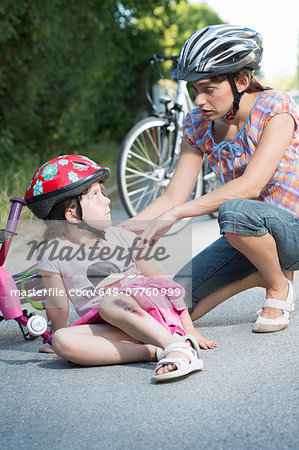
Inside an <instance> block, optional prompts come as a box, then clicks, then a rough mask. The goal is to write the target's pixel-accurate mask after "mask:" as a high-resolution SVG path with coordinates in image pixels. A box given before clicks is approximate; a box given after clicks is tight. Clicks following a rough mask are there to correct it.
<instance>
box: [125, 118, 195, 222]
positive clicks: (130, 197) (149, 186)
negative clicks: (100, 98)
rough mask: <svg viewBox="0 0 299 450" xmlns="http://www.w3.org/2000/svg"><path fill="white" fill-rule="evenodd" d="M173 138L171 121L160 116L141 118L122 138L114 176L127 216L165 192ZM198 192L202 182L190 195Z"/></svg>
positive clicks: (169, 178) (168, 180)
mask: <svg viewBox="0 0 299 450" xmlns="http://www.w3.org/2000/svg"><path fill="white" fill-rule="evenodd" d="M174 141H175V125H174V124H173V123H170V121H169V119H167V118H163V117H162V118H160V117H147V118H145V119H143V120H141V121H140V122H138V123H137V124H136V125H135V126H134V127H133V128H132V129H131V130H130V131H129V133H128V134H127V136H126V138H125V139H124V141H123V144H122V147H121V150H120V155H119V161H118V173H117V178H118V188H119V194H120V198H121V201H122V203H123V206H124V208H125V210H126V212H127V213H128V215H129V216H130V217H132V216H135V215H136V214H137V213H139V212H140V211H142V210H143V209H144V208H145V207H146V206H148V205H149V204H150V203H151V202H152V201H154V200H155V199H156V198H157V197H159V196H160V195H161V194H163V193H164V192H165V189H166V188H167V186H168V184H169V182H170V180H171V177H172V175H173V173H174V171H175V167H176V165H177V162H178V159H179V155H176V156H175V163H174V165H173V167H172V168H170V166H171V162H172V149H173V145H174ZM201 192H202V183H201V182H197V183H196V185H195V187H194V189H193V191H192V193H191V195H190V199H192V198H195V197H197V196H198V195H200V194H201ZM187 220H188V219H187Z"/></svg>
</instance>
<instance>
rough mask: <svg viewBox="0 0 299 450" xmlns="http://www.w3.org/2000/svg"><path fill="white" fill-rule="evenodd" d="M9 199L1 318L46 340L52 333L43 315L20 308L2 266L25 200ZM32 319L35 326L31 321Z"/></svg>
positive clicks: (0, 254)
mask: <svg viewBox="0 0 299 450" xmlns="http://www.w3.org/2000/svg"><path fill="white" fill-rule="evenodd" d="M10 201H11V202H12V206H11V209H10V213H9V216H8V220H7V223H6V227H5V230H4V242H3V243H2V245H1V249H0V311H1V313H2V315H3V318H1V320H3V319H4V320H15V321H16V322H18V323H19V324H20V325H24V326H26V327H27V328H28V330H29V333H30V334H31V335H33V336H41V337H43V338H44V341H48V340H49V339H50V338H51V336H52V333H51V332H48V331H46V329H45V326H46V325H45V324H46V321H45V319H44V318H43V317H39V316H34V315H33V314H30V315H28V313H27V311H26V310H24V311H23V310H22V307H21V301H20V297H19V295H18V293H17V292H18V290H17V286H16V284H15V282H14V279H13V277H12V276H11V275H10V273H9V271H8V269H7V267H5V266H4V263H5V260H6V257H7V254H8V251H9V248H10V245H11V241H12V239H13V237H14V236H16V235H17V232H16V229H17V226H18V222H19V219H20V215H21V211H22V208H23V206H25V205H26V202H25V200H23V199H22V198H12V199H11V200H10ZM6 236H7V237H6ZM34 320H35V326H34V323H33V321H34ZM38 321H39V322H38ZM32 325H33V327H32ZM38 328H39V329H40V331H42V330H44V332H43V333H42V332H38ZM21 330H22V333H23V335H24V338H25V339H26V336H27V335H28V333H27V334H25V333H24V331H23V329H22V328H21Z"/></svg>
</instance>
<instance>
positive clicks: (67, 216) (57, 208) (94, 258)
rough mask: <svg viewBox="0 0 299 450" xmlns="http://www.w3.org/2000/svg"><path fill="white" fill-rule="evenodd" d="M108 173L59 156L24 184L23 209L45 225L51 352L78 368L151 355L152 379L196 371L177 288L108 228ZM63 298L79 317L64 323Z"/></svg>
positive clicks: (42, 249) (42, 263)
mask: <svg viewBox="0 0 299 450" xmlns="http://www.w3.org/2000/svg"><path fill="white" fill-rule="evenodd" d="M108 176H109V169H107V168H106V167H101V166H99V165H98V164H96V163H94V162H93V161H91V160H90V159H88V158H86V157H83V156H77V155H66V156H60V157H58V158H55V159H53V160H51V161H48V162H47V163H46V164H44V165H43V166H42V167H41V168H40V169H39V170H38V171H37V172H36V174H35V175H34V176H33V178H32V180H31V182H30V184H29V187H28V189H27V193H26V196H25V199H26V201H27V204H28V207H29V208H30V209H31V211H32V212H33V213H34V214H35V215H36V216H37V217H39V218H41V219H44V220H45V223H46V225H47V230H46V233H45V240H44V241H43V242H42V243H41V245H40V246H39V250H38V260H39V262H38V266H39V268H40V270H41V274H42V277H43V281H44V284H45V287H46V289H47V292H48V295H47V307H46V310H47V316H48V319H49V320H50V321H51V322H52V329H53V330H54V331H55V333H54V336H53V349H54V350H55V352H56V353H57V354H58V355H59V356H61V357H62V358H65V359H67V360H69V361H72V362H74V363H77V364H81V365H85V366H88V365H105V364H118V363H126V362H136V361H155V360H157V358H158V360H160V361H159V364H158V366H157V368H156V372H155V375H154V376H153V380H154V381H163V380H165V379H170V378H177V377H180V376H182V375H185V374H187V373H191V372H193V371H197V370H199V369H201V367H202V360H201V359H200V350H199V346H198V343H197V341H196V339H195V338H194V337H193V336H190V335H186V334H185V333H186V331H188V332H190V331H193V330H194V327H193V325H192V322H191V319H190V317H189V316H188V313H187V312H186V308H185V305H184V303H183V300H182V296H183V294H184V292H183V289H182V288H181V287H180V286H179V285H178V284H176V283H174V282H173V281H172V280H171V279H170V277H169V276H168V275H167V274H166V273H165V272H163V271H162V269H161V268H160V267H159V266H158V265H157V263H156V262H155V261H153V260H150V261H145V260H144V259H142V258H141V257H140V255H139V258H137V257H136V261H133V260H132V258H128V255H130V254H132V248H133V249H134V244H135V241H136V235H135V234H133V233H131V232H128V231H126V230H122V229H120V228H115V227H111V226H110V225H111V219H110V207H109V205H110V200H109V199H108V198H107V196H106V195H105V191H104V189H103V184H102V183H103V182H104V181H105V180H106V179H107V178H108ZM137 239H138V238H137ZM130 251H131V253H129V252H130ZM139 253H140V252H139ZM141 256H142V255H141ZM137 259H138V260H137ZM141 274H142V275H141ZM128 294H130V295H128ZM68 297H69V298H70V299H71V301H72V302H73V304H74V306H75V308H76V310H77V312H78V314H79V315H80V316H81V318H80V319H79V321H77V322H76V323H75V324H73V325H77V326H76V327H71V328H66V327H67V324H68V312H69V311H68ZM99 314H100V316H99ZM194 331H195V330H194ZM202 341H203V343H204V344H205V345H206V346H208V347H210V348H213V347H214V344H213V343H211V342H210V341H207V340H205V339H204V338H202ZM190 343H191V345H190ZM157 347H158V349H157ZM162 349H164V350H162ZM164 356H165V357H166V356H167V358H164Z"/></svg>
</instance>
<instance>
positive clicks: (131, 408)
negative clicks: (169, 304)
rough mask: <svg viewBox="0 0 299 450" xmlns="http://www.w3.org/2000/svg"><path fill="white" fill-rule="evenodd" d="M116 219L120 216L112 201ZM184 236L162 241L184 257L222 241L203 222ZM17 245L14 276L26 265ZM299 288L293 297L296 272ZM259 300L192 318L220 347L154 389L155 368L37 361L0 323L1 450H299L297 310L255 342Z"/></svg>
mask: <svg viewBox="0 0 299 450" xmlns="http://www.w3.org/2000/svg"><path fill="white" fill-rule="evenodd" d="M113 217H114V219H115V220H116V221H118V220H120V219H121V218H122V214H121V211H120V209H119V208H118V201H117V200H115V201H114V211H113ZM32 229H33V226H32V225H31V226H30V229H29V230H28V235H30V233H31V236H32V235H34V236H35V235H36V231H32ZM187 230H189V231H187V232H186V230H185V231H184V232H183V235H179V234H177V235H175V236H170V237H167V238H165V240H166V241H167V245H168V246H169V248H170V249H173V248H174V247H173V246H175V245H179V243H182V242H183V243H184V247H186V248H187V251H185V252H183V251H182V252H181V251H179V253H180V256H181V253H182V254H183V257H186V256H187V255H188V252H190V251H191V250H190V242H191V246H193V247H194V249H195V248H196V249H200V248H203V247H204V246H206V245H207V244H208V243H209V242H211V241H212V240H213V239H215V238H216V237H217V235H218V231H217V224H216V223H215V221H214V220H211V219H208V218H203V219H201V220H199V219H197V220H194V222H193V225H192V234H191V231H190V229H187ZM191 235H192V240H191ZM181 236H183V237H181ZM17 241H18V238H16V240H15V250H14V251H13V252H11V257H10V258H9V260H8V265H9V267H10V268H11V269H12V270H14V269H16V270H18V269H19V268H21V265H22V262H24V261H23V260H22V255H23V254H24V245H23V246H22V245H21V244H20V242H21V238H19V241H18V242H17ZM21 243H22V242H21ZM165 245H166V244H165ZM181 247H182V245H181ZM181 247H179V248H181ZM184 250H185V249H184ZM23 259H24V258H23ZM177 259H178V258H177ZM181 262H182V260H181V259H180V260H179V261H176V262H175V263H174V266H173V267H170V270H176V267H175V265H176V264H179V263H181ZM295 285H296V289H297V292H298V293H299V277H298V274H297V278H296V279H295ZM262 301H263V290H262V289H258V288H256V289H253V290H251V291H248V292H246V293H243V294H240V295H238V296H235V297H234V298H232V299H230V300H229V301H227V302H225V303H224V304H222V305H221V306H219V307H218V308H216V309H215V310H214V311H212V312H210V313H209V314H207V315H206V316H205V317H204V318H202V319H201V320H200V321H198V322H197V323H196V326H197V327H199V328H200V330H201V332H202V333H203V334H204V335H206V336H207V337H210V338H211V339H213V340H214V341H216V342H217V343H218V348H217V349H216V350H210V351H204V352H203V359H204V364H205V368H204V370H203V371H202V372H200V373H198V374H195V375H192V376H190V377H188V378H185V379H183V380H181V381H178V382H175V383H167V384H163V385H158V386H156V385H153V384H151V383H150V376H151V374H152V371H153V368H154V366H153V364H150V363H141V364H127V365H123V366H110V367H102V368H96V367H95V368H94V367H92V368H79V367H77V366H75V365H73V364H70V363H67V362H65V361H63V360H61V359H59V358H58V357H56V356H53V355H51V356H49V355H41V354H38V353H37V349H38V346H39V342H38V341H30V342H25V341H23V340H22V337H21V334H20V332H19V329H18V325H17V324H16V323H15V322H6V323H3V322H2V323H1V324H0V339H1V344H0V350H1V357H0V367H1V378H0V383H1V406H0V408H1V413H0V429H1V431H2V433H1V448H2V449H13V448H16V447H18V448H21V449H34V448H49V449H69V448H72V449H79V448H80V449H81V448H83V449H85V448H86V449H87V448H88V449H109V450H111V449H112V450H114V449H141V448H142V449H144V450H145V449H193V448H196V449H197V448H198V449H208V450H212V449H217V450H218V449H238V450H239V449H256V448H260V449H271V450H273V449H295V448H298V445H299V443H298V424H297V421H296V415H297V413H298V395H297V393H298V386H297V376H296V375H297V370H298V358H297V356H298V347H297V344H296V342H297V341H298V313H295V314H294V315H293V317H292V321H291V324H290V326H289V327H288V329H287V330H286V331H283V332H280V333H273V334H268V335H256V334H253V333H251V324H252V322H253V321H254V319H255V311H257V310H258V309H259V308H260V306H261V304H262ZM74 318H75V316H74ZM297 417H298V416H297Z"/></svg>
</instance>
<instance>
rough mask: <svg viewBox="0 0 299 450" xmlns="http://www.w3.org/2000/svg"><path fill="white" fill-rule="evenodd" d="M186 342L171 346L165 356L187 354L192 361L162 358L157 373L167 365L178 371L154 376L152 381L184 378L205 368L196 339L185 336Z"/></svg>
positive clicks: (167, 348) (182, 358)
mask: <svg viewBox="0 0 299 450" xmlns="http://www.w3.org/2000/svg"><path fill="white" fill-rule="evenodd" d="M183 339H184V341H185V342H177V343H175V344H170V345H168V346H167V347H166V348H165V349H164V355H165V356H166V355H167V353H169V352H179V353H182V354H185V355H186V356H188V357H189V358H190V361H189V360H188V359H186V358H184V357H181V358H162V359H161V360H160V361H159V362H158V364H157V366H156V369H155V373H156V372H157V370H159V369H160V367H163V366H164V365H166V364H173V365H175V366H176V370H173V371H171V372H167V373H163V374H161V375H154V376H153V377H152V381H154V382H155V383H157V382H160V381H168V380H172V379H175V378H180V377H183V376H185V375H187V374H189V373H191V372H195V371H198V370H201V369H202V368H203V361H202V359H201V354H200V348H199V345H198V343H197V341H196V339H195V338H194V337H193V336H191V335H185V336H183ZM187 340H189V341H190V342H191V343H192V346H190V345H189V344H187V342H186V341H187Z"/></svg>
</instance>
